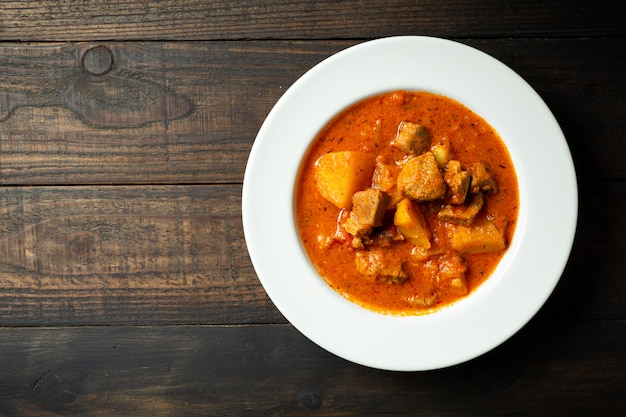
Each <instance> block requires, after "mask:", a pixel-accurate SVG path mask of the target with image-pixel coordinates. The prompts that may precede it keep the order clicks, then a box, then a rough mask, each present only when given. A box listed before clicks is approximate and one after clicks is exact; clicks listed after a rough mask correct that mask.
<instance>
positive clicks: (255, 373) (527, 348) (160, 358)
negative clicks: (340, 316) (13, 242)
mask: <svg viewBox="0 0 626 417" xmlns="http://www.w3.org/2000/svg"><path fill="white" fill-rule="evenodd" d="M0 338H1V339H2V341H3V342H2V344H0V367H1V369H2V370H3V376H2V378H0V413H2V414H3V415H4V416H7V417H9V416H22V417H27V416H58V415H90V416H101V415H111V413H113V414H115V415H133V416H135V415H151V416H180V415H185V416H206V415H233V416H300V415H309V414H311V413H315V414H317V415H324V416H329V417H330V416H380V415H420V416H421V415H437V416H442V417H445V416H450V417H452V416H455V417H456V416H459V415H463V416H481V417H486V416H502V415H507V416H513V415H514V416H538V415H546V416H554V415H562V416H571V417H575V416H581V417H588V416H616V417H617V416H620V415H623V413H624V411H626V409H625V408H624V407H625V405H626V403H625V402H624V399H623V394H624V390H626V373H625V369H624V364H625V363H626V355H625V352H626V325H625V323H624V322H573V323H536V322H534V323H531V324H530V325H529V326H527V327H526V328H525V329H523V330H522V331H521V332H520V333H519V334H517V335H515V336H514V337H513V338H512V339H510V340H509V341H508V342H506V343H505V344H504V345H502V346H500V347H499V348H496V349H495V350H494V351H492V352H489V353H487V354H486V355H484V356H482V357H480V358H478V359H475V360H473V361H471V362H469V363H466V364H463V365H460V366H456V367H452V368H449V369H443V370H438V371H433V372H423V373H397V372H383V371H378V370H373V369H368V368H364V367H361V366H357V365H354V364H352V363H349V362H347V361H345V360H342V359H339V358H337V357H335V356H333V355H332V354H330V353H328V352H325V351H323V350H321V349H320V348H318V347H317V346H315V345H314V344H313V343H311V342H310V341H309V340H308V339H306V338H305V337H304V336H302V335H301V334H299V333H298V332H297V331H296V330H294V329H293V328H292V327H291V326H289V325H261V326H238V327H202V326H193V327H181V326H177V327H134V328H128V327H97V328H48V329H41V328H16V329H7V328H2V329H0Z"/></svg>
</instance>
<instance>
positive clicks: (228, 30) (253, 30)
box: [0, 0, 625, 41]
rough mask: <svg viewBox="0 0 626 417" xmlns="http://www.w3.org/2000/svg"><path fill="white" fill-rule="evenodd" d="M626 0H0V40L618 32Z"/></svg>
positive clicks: (619, 33)
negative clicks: (473, 0)
mask: <svg viewBox="0 0 626 417" xmlns="http://www.w3.org/2000/svg"><path fill="white" fill-rule="evenodd" d="M624 15H625V8H624V5H623V3H622V2H615V1H610V0H602V1H595V2H575V3H572V2H570V1H563V0H561V1H546V2H542V3H537V2H535V1H529V0H516V1H509V2H505V3H502V2H497V1H496V2H494V1H489V0H481V1H475V2H471V4H467V2H464V1H449V2H440V1H437V0H421V1H419V2H407V1H402V0H392V1H386V2H378V1H366V0H359V1H336V0H334V1H333V0H323V1H315V2H310V1H291V2H284V1H276V0H272V1H265V2H263V3H258V2H250V1H246V0H236V1H225V0H218V1H211V2H206V1H201V0H192V1H184V0H173V1H133V2H126V1H120V0H114V1H107V2H105V3H94V2H91V1H87V0H80V1H63V2H59V1H55V0H46V1H40V2H37V3H33V2H21V1H4V2H2V3H0V16H1V18H0V39H3V40H17V41H42V40H46V41H76V40H102V39H113V40H224V39H231V40H232V39H329V38H352V39H353V38H360V39H363V38H372V37H383V36H391V35H407V34H424V33H428V34H431V35H434V36H443V37H459V36H460V37H496V36H499V37H510V36H517V37H519V36H525V37H528V36H546V35H549V36H568V35H569V36H571V35H574V36H580V35H584V36H606V35H623V34H624V25H623V17H624Z"/></svg>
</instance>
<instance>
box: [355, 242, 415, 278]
mask: <svg viewBox="0 0 626 417" xmlns="http://www.w3.org/2000/svg"><path fill="white" fill-rule="evenodd" d="M355 262H356V268H357V270H358V271H359V273H361V274H362V275H364V276H365V277H366V278H367V279H369V280H376V281H379V282H384V283H388V284H400V283H402V282H404V281H406V280H407V278H408V277H409V276H408V274H407V273H406V271H405V270H404V266H403V264H402V261H401V260H400V259H398V257H396V256H394V255H393V254H390V253H389V252H388V251H385V250H384V249H382V248H372V249H370V250H365V251H358V252H357V253H356V257H355Z"/></svg>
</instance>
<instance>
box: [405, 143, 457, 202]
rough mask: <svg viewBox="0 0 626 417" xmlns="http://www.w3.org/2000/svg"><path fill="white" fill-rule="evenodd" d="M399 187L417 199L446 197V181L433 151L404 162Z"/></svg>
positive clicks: (426, 199) (428, 199) (425, 199)
mask: <svg viewBox="0 0 626 417" xmlns="http://www.w3.org/2000/svg"><path fill="white" fill-rule="evenodd" d="M398 188H399V189H400V191H401V192H402V193H403V194H404V195H406V196H407V197H409V198H411V199H413V200H415V201H433V200H438V199H440V198H444V196H445V194H446V183H445V182H444V180H443V175H442V174H441V171H440V170H439V165H438V164H437V160H436V159H435V156H434V155H433V153H432V152H430V151H429V152H425V153H423V154H421V155H419V156H416V157H415V158H411V159H409V160H408V161H406V162H405V163H404V165H403V166H402V169H401V170H400V173H399V174H398Z"/></svg>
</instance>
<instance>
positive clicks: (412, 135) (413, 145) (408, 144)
mask: <svg viewBox="0 0 626 417" xmlns="http://www.w3.org/2000/svg"><path fill="white" fill-rule="evenodd" d="M391 144H392V145H393V146H395V147H397V148H398V149H400V150H401V151H403V152H406V153H408V154H414V155H419V154H421V153H423V152H424V151H425V150H427V149H428V148H429V147H430V133H429V132H428V129H426V128H425V127H424V126H422V125H419V124H416V123H411V122H400V124H399V125H398V132H397V133H396V137H395V139H394V140H393V141H391Z"/></svg>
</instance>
